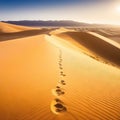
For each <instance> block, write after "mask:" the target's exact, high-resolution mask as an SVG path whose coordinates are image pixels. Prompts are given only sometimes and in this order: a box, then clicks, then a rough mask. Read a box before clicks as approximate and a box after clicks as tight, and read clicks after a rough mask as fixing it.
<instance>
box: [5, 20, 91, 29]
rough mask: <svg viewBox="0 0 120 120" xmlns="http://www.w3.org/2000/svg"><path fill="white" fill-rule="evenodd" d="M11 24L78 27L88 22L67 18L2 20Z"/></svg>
mask: <svg viewBox="0 0 120 120" xmlns="http://www.w3.org/2000/svg"><path fill="white" fill-rule="evenodd" d="M3 22H7V23H11V24H16V25H23V26H36V27H39V26H46V27H47V26H53V27H79V26H88V25H90V24H87V23H82V22H75V21H69V20H61V21H42V20H38V21H31V20H23V21H3Z"/></svg>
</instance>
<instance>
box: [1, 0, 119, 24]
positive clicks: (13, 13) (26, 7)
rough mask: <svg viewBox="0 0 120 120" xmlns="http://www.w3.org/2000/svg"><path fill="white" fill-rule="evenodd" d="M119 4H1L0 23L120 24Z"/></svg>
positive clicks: (83, 0) (25, 0)
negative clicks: (24, 21)
mask: <svg viewBox="0 0 120 120" xmlns="http://www.w3.org/2000/svg"><path fill="white" fill-rule="evenodd" d="M119 7H120V0H0V20H74V21H80V22H88V23H108V24H120V10H118V8H119Z"/></svg>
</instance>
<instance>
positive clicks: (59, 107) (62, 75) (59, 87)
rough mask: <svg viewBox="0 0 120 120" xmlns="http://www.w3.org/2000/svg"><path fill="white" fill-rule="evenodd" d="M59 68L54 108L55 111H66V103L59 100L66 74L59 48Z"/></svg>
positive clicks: (62, 92) (63, 90)
mask: <svg viewBox="0 0 120 120" xmlns="http://www.w3.org/2000/svg"><path fill="white" fill-rule="evenodd" d="M58 65H59V70H60V80H59V81H58V83H57V85H56V88H55V89H54V92H55V93H56V98H55V99H54V104H53V105H54V108H55V112H56V113H63V112H66V111H67V108H66V105H65V104H64V102H63V101H62V100H61V97H62V96H64V94H65V89H64V86H65V85H66V82H65V77H66V74H65V73H64V71H63V58H62V51H61V50H60V49H59V61H58Z"/></svg>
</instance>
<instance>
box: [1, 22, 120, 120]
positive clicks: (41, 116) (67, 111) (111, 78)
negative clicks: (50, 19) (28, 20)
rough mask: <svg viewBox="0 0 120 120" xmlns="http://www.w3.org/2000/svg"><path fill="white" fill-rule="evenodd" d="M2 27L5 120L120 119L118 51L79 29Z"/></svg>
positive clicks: (109, 44) (2, 90)
mask: <svg viewBox="0 0 120 120" xmlns="http://www.w3.org/2000/svg"><path fill="white" fill-rule="evenodd" d="M1 26H2V30H1V31H2V33H1V34H0V39H1V41H2V42H0V120H119V118H120V49H119V48H118V47H117V46H115V45H113V44H111V43H109V42H108V41H107V40H106V39H104V38H101V37H100V36H99V35H98V36H97V35H93V34H92V33H88V32H78V31H76V30H74V29H72V30H69V29H65V28H59V29H51V28H46V29H42V28H41V29H34V30H33V29H32V30H31V29H30V30H25V29H24V27H23V28H22V27H20V28H21V30H22V31H19V26H16V27H14V26H12V25H9V24H4V23H1ZM1 26H0V28H1ZM7 28H9V29H7ZM24 30H25V31H24ZM12 31H13V33H11V32H12ZM3 34H4V37H6V36H7V38H6V39H5V38H4V39H3V38H2V37H1V35H3ZM8 34H9V35H8ZM16 35H17V37H15V36H16ZM84 53H85V54H84ZM90 56H91V57H90ZM95 57H96V59H93V58H95ZM97 57H98V58H97ZM99 59H100V60H103V61H105V62H106V61H107V62H108V64H104V63H102V62H100V61H98V60H99ZM111 64H114V65H116V66H117V67H113V66H112V65H111Z"/></svg>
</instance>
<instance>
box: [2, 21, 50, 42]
mask: <svg viewBox="0 0 120 120" xmlns="http://www.w3.org/2000/svg"><path fill="white" fill-rule="evenodd" d="M51 30H52V29H50V28H49V29H45V28H32V27H24V26H18V25H12V24H8V23H3V22H0V41H6V40H13V39H17V38H24V37H28V36H34V35H40V34H44V33H46V34H47V33H49V32H50V31H51Z"/></svg>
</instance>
